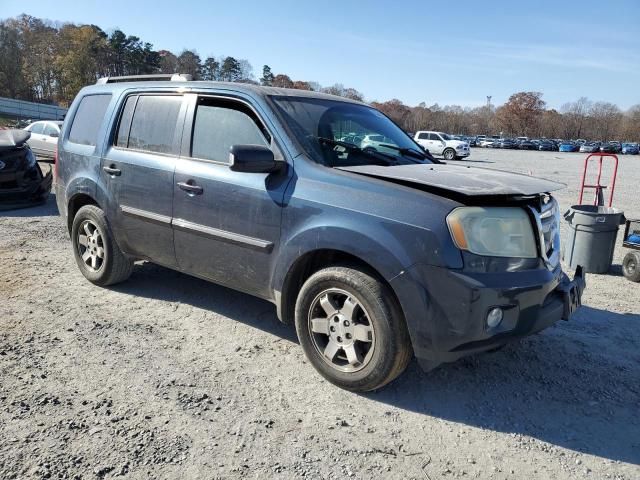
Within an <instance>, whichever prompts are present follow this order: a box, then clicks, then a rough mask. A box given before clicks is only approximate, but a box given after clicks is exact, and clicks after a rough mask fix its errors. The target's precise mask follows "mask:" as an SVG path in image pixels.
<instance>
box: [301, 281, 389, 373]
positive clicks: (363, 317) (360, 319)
mask: <svg viewBox="0 0 640 480" xmlns="http://www.w3.org/2000/svg"><path fill="white" fill-rule="evenodd" d="M308 325H309V332H310V333H311V340H312V342H313V345H314V347H315V349H316V350H317V351H318V353H319V354H320V356H321V357H322V359H323V360H324V361H325V362H326V363H328V364H329V365H330V366H331V367H333V368H335V369H336V370H339V371H342V372H357V371H359V370H362V369H363V368H364V367H365V366H366V365H367V364H368V363H369V362H370V360H371V357H372V355H373V352H374V349H375V340H376V338H375V330H374V328H373V324H372V322H371V320H370V317H369V314H368V313H367V311H366V310H365V308H364V307H363V305H362V303H360V301H359V300H358V299H357V298H356V297H355V296H354V295H352V294H351V293H348V292H346V291H344V290H341V289H337V288H331V289H327V290H324V291H322V292H321V293H320V294H318V295H317V296H316V298H315V299H314V300H313V302H311V307H310V308H309V315H308Z"/></svg>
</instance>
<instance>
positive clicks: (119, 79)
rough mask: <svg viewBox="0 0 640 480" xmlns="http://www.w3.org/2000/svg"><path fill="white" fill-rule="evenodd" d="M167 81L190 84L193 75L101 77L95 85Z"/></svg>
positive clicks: (162, 74)
mask: <svg viewBox="0 0 640 480" xmlns="http://www.w3.org/2000/svg"><path fill="white" fill-rule="evenodd" d="M162 80H165V81H166V80H168V81H171V82H190V81H192V80H193V75H190V74H188V73H158V74H153V75H125V76H123V77H102V78H99V79H98V81H97V82H96V85H104V84H105V83H118V82H151V81H162Z"/></svg>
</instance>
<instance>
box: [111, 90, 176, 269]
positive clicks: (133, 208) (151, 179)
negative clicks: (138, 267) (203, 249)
mask: <svg viewBox="0 0 640 480" xmlns="http://www.w3.org/2000/svg"><path fill="white" fill-rule="evenodd" d="M183 101H184V97H183V96H182V95H170V94H166V95H161V94H144V95H130V96H128V97H127V98H126V100H125V101H124V105H123V107H122V108H121V109H120V117H119V120H118V123H117V125H118V126H117V130H116V132H115V133H114V135H113V139H112V141H111V142H110V146H109V147H108V150H107V151H106V153H105V155H104V157H103V159H102V171H101V175H102V177H103V181H104V182H105V184H106V185H107V190H108V196H107V198H108V202H109V206H108V216H109V220H110V221H111V222H112V224H113V227H114V228H113V232H114V235H115V237H116V240H117V242H118V244H119V246H120V248H121V249H122V250H123V251H125V252H127V253H128V254H130V255H133V256H136V257H140V258H145V259H149V260H152V261H153V262H156V263H159V264H161V265H166V266H170V267H175V265H176V258H175V252H174V246H173V230H172V228H171V214H172V202H173V185H174V178H173V177H174V170H175V165H176V160H177V157H178V152H179V150H180V140H181V137H182V123H183V122H184V110H183Z"/></svg>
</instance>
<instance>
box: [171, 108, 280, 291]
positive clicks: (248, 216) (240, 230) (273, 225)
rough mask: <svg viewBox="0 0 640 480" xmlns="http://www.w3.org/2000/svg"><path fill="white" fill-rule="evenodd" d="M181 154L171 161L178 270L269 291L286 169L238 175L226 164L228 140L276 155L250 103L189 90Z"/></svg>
mask: <svg viewBox="0 0 640 480" xmlns="http://www.w3.org/2000/svg"><path fill="white" fill-rule="evenodd" d="M189 97H190V107H189V109H188V111H187V120H186V123H185V137H184V138H183V156H181V158H180V159H179V161H178V163H177V165H176V172H175V181H174V205H173V227H174V239H175V251H176V257H177V259H178V265H179V267H180V269H181V270H183V271H185V272H188V273H192V274H195V275H198V276H201V277H204V278H207V279H210V280H213V281H214V282H216V283H220V284H223V285H229V286H232V287H233V288H235V289H238V290H243V291H245V292H248V293H252V294H254V295H258V296H262V297H265V298H268V297H269V296H270V288H269V278H270V272H271V270H272V266H273V261H274V260H273V259H274V257H275V253H274V252H276V251H277V249H278V242H279V239H280V222H281V217H282V201H283V198H284V191H285V189H286V186H287V183H288V180H289V178H290V176H291V168H283V169H282V170H281V171H280V172H277V173H271V174H265V173H244V172H233V171H231V170H230V169H229V166H228V165H229V160H228V157H229V148H230V147H231V146H232V145H246V144H253V145H265V146H269V147H271V148H272V149H273V150H274V155H275V157H276V159H278V158H280V159H282V156H281V154H280V153H279V149H278V147H277V146H276V142H275V140H274V139H273V138H272V135H271V133H270V132H269V131H268V130H267V129H266V127H265V123H264V122H263V121H262V120H261V119H260V118H259V116H258V115H257V113H256V112H255V110H254V109H253V108H252V107H251V106H249V104H247V103H244V102H241V101H239V100H232V99H229V98H220V97H208V96H196V95H190V96H189Z"/></svg>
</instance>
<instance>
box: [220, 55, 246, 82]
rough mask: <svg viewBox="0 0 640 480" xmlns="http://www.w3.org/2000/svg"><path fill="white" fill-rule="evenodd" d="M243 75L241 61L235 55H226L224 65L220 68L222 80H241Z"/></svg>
mask: <svg viewBox="0 0 640 480" xmlns="http://www.w3.org/2000/svg"><path fill="white" fill-rule="evenodd" d="M241 76H242V69H241V67H240V62H238V60H236V59H235V58H233V57H226V58H225V59H224V60H223V61H222V67H221V68H220V80H222V81H224V82H235V81H237V80H240V78H241Z"/></svg>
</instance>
